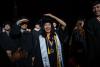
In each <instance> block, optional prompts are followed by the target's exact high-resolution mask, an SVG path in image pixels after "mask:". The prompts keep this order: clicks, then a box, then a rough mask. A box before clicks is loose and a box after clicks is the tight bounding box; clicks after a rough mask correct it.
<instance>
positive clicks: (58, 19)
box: [44, 13, 66, 29]
mask: <svg viewBox="0 0 100 67" xmlns="http://www.w3.org/2000/svg"><path fill="white" fill-rule="evenodd" d="M44 16H49V17H51V18H53V19H55V20H56V21H57V22H59V24H60V25H61V27H62V29H65V27H66V23H65V22H64V21H63V20H61V19H60V18H58V17H56V16H55V15H52V14H50V13H48V14H44Z"/></svg>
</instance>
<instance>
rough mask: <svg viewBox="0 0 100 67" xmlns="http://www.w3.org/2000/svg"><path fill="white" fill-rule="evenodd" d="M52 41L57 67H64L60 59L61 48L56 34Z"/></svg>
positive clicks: (61, 58)
mask: <svg viewBox="0 0 100 67" xmlns="http://www.w3.org/2000/svg"><path fill="white" fill-rule="evenodd" d="M55 34H56V33H55ZM54 39H55V44H56V52H57V67H64V65H63V57H62V46H61V42H60V40H59V37H58V35H57V34H56V35H55V36H54Z"/></svg>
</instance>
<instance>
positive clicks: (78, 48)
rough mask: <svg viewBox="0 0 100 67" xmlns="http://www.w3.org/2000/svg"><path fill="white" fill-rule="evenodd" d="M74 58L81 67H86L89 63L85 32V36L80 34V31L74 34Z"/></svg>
mask: <svg viewBox="0 0 100 67" xmlns="http://www.w3.org/2000/svg"><path fill="white" fill-rule="evenodd" d="M71 49H72V56H74V58H75V59H76V62H77V64H79V65H80V67H85V66H86V62H87V60H86V59H87V58H86V56H87V44H86V37H85V31H84V32H83V36H82V35H81V34H80V32H79V31H78V30H74V31H73V34H72V45H71Z"/></svg>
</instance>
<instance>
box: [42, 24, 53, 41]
mask: <svg viewBox="0 0 100 67" xmlns="http://www.w3.org/2000/svg"><path fill="white" fill-rule="evenodd" d="M47 23H50V22H47ZM50 24H51V32H50V37H51V38H50V39H52V37H53V36H54V35H55V31H54V27H53V24H52V23H50ZM41 34H42V36H43V37H45V38H46V36H47V34H46V32H45V30H44V25H43V27H42V33H41Z"/></svg>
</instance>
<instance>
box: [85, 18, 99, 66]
mask: <svg viewBox="0 0 100 67" xmlns="http://www.w3.org/2000/svg"><path fill="white" fill-rule="evenodd" d="M86 31H87V43H88V65H89V66H88V67H97V66H98V67H99V66H100V62H99V61H100V21H98V20H97V19H96V18H92V19H90V20H89V21H88V23H87V24H86Z"/></svg>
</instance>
